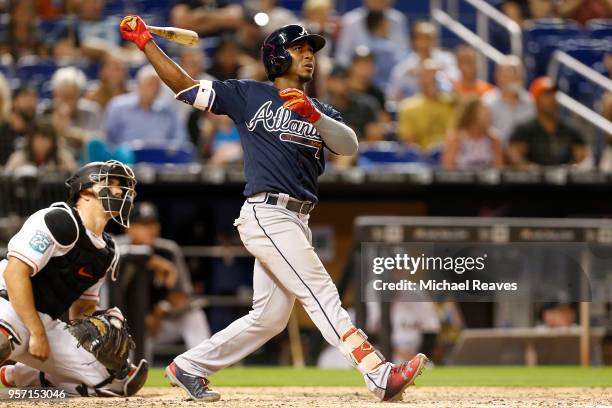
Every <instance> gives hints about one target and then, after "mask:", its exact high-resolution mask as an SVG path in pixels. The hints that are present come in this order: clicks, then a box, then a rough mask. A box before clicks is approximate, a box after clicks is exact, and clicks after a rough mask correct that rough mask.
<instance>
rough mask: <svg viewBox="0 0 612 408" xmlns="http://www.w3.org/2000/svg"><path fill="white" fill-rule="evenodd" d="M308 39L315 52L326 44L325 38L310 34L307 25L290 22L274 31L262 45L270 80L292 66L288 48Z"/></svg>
mask: <svg viewBox="0 0 612 408" xmlns="http://www.w3.org/2000/svg"><path fill="white" fill-rule="evenodd" d="M303 40H306V41H308V42H309V43H310V45H312V50H313V52H315V53H316V52H317V51H319V50H320V49H321V48H323V47H324V46H325V38H324V37H322V36H320V35H318V34H310V33H309V32H308V30H306V28H305V27H302V26H301V25H298V24H288V25H286V26H283V27H281V28H279V29H278V30H276V31H274V32H272V33H271V34H270V35H269V36H268V37H267V38H266V39H265V41H264V43H263V45H262V47H261V60H262V62H263V64H264V67H265V69H266V74H267V75H268V79H269V80H270V81H274V79H275V78H276V77H278V76H281V75H282V74H284V73H285V72H286V71H287V70H288V69H289V67H291V54H289V51H287V49H288V48H289V47H290V46H291V45H293V44H295V43H296V42H298V41H303Z"/></svg>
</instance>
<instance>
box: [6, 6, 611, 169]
mask: <svg viewBox="0 0 612 408" xmlns="http://www.w3.org/2000/svg"><path fill="white" fill-rule="evenodd" d="M281 3H282V2H277V1H275V0H250V1H246V2H222V1H216V2H215V1H204V0H177V1H176V2H174V3H172V4H171V5H170V6H169V8H168V12H167V15H166V16H156V18H158V21H159V20H161V21H164V22H166V23H168V24H171V25H174V26H179V27H184V28H188V29H192V30H195V31H197V32H198V33H199V34H200V36H201V37H202V38H203V39H204V40H205V41H202V42H201V43H202V44H203V46H202V47H178V46H175V45H172V44H170V43H162V46H163V47H164V48H165V50H166V51H167V52H168V53H169V54H170V55H171V56H172V57H174V58H175V59H176V60H177V62H179V63H180V64H181V66H182V67H183V68H184V69H185V70H186V71H187V72H188V73H189V74H190V75H191V76H192V77H194V78H199V79H212V78H214V79H218V80H227V79H231V78H239V79H247V78H248V79H256V80H266V78H265V72H264V70H263V65H262V64H261V62H260V61H259V50H260V45H261V42H262V41H263V39H264V38H265V36H266V35H267V34H269V33H270V32H272V31H273V30H274V29H276V28H278V27H280V26H282V25H284V24H286V23H290V22H300V23H301V24H303V25H304V26H306V27H307V28H308V29H309V30H310V31H311V32H315V33H319V34H321V35H323V36H325V37H326V39H327V40H328V42H327V44H328V45H327V46H326V47H325V48H324V49H323V50H322V51H321V52H320V53H318V54H317V70H316V75H315V78H314V81H313V83H311V84H310V86H309V89H308V91H309V94H310V95H311V96H313V97H317V98H319V99H320V100H322V101H324V102H326V103H329V104H331V105H332V106H334V107H335V108H336V109H337V110H338V111H339V112H340V113H341V114H342V116H343V118H344V120H345V122H346V123H347V124H348V125H349V126H351V127H352V128H353V129H354V130H355V131H356V133H357V135H358V137H359V139H360V141H361V149H360V150H361V153H360V154H358V155H357V156H356V157H331V156H332V155H331V154H330V157H329V159H330V163H331V164H332V165H335V166H337V167H348V166H354V165H358V166H364V167H366V166H369V165H372V161H371V160H370V156H368V152H371V151H374V152H376V151H380V150H381V149H383V150H384V149H388V148H389V146H391V148H392V149H393V151H394V154H395V156H397V157H399V159H398V161H403V162H419V163H427V164H428V165H433V166H440V167H442V168H445V169H482V168H502V167H504V166H511V167H515V168H520V169H528V168H532V167H535V166H539V165H547V166H548V165H566V164H570V165H571V164H578V165H580V166H582V167H584V168H593V167H596V166H599V167H601V168H603V169H606V170H608V169H612V155H610V154H609V152H607V151H606V150H605V149H604V150H603V151H600V152H598V154H594V150H595V149H594V146H593V138H592V137H591V133H593V131H592V129H587V130H586V131H585V129H584V128H582V127H578V128H577V127H576V125H575V124H572V123H570V122H569V121H567V118H566V116H565V115H561V114H560V108H559V106H558V104H557V102H556V99H555V90H556V86H555V84H554V83H553V82H552V81H550V80H549V79H547V78H536V79H535V80H533V81H532V82H531V83H529V84H527V83H526V75H525V72H524V66H523V62H522V61H521V60H520V59H518V58H517V57H514V56H508V57H506V58H505V59H504V60H503V61H501V62H499V63H498V64H497V66H495V68H494V75H493V78H492V79H493V81H492V82H493V83H489V82H486V81H483V80H482V79H480V78H479V77H478V74H477V71H478V70H477V57H478V55H477V51H476V50H474V49H473V48H471V47H470V46H468V45H465V44H460V45H459V46H457V47H456V48H455V49H453V50H447V49H444V48H442V47H441V45H440V38H439V32H438V29H437V27H436V26H435V25H434V24H433V23H432V22H430V21H427V20H420V21H411V22H410V23H409V19H408V18H407V16H406V15H404V14H403V13H402V12H400V11H399V10H397V9H394V8H393V2H392V1H390V0H364V1H363V4H362V6H361V7H358V8H355V9H352V10H350V11H348V12H346V13H345V14H342V15H341V14H339V13H338V12H337V11H336V10H335V5H334V2H333V0H305V1H304V2H303V4H302V9H301V15H296V14H295V13H294V12H293V11H291V10H289V9H286V8H284V7H282V4H281ZM498 3H500V4H499V6H500V9H501V10H502V11H503V12H504V13H506V14H507V15H508V16H510V17H511V18H512V19H514V20H515V21H517V22H518V23H519V24H521V25H522V26H524V25H525V24H526V21H528V20H529V19H531V18H542V17H564V18H572V19H575V20H577V21H579V22H581V23H584V22H585V21H587V20H588V19H590V18H595V17H611V16H612V14H611V12H612V5H611V4H610V2H609V1H607V0H606V1H590V0H563V1H552V0H529V1H528V0H524V1H520V0H507V1H503V2H498ZM0 7H3V9H2V10H1V11H2V12H3V14H2V19H1V21H2V24H1V29H2V32H1V33H0V37H1V38H0V62H1V66H2V69H1V70H0V71H2V72H4V75H3V74H0V113H1V117H0V166H3V167H4V170H5V171H8V172H12V171H18V170H19V169H20V168H23V167H24V166H35V167H37V168H39V169H43V171H71V170H74V169H75V168H76V167H77V166H78V164H79V162H85V161H90V160H106V159H110V158H115V159H119V160H123V161H125V162H127V163H134V162H140V161H148V160H150V157H151V156H150V154H151V151H152V150H158V151H159V152H162V153H159V152H158V155H157V156H155V157H156V158H155V160H156V161H160V160H161V161H162V162H163V161H164V160H165V158H167V159H168V161H169V162H174V161H176V160H178V161H179V162H182V163H186V162H192V161H193V162H200V163H207V164H211V165H217V166H224V165H238V164H239V163H240V162H241V156H242V151H241V147H240V141H239V135H238V132H237V130H236V128H235V126H234V124H233V123H232V121H231V120H230V119H229V118H228V117H226V116H217V115H213V114H210V113H205V112H200V111H196V110H194V109H193V108H191V107H190V106H188V105H184V104H181V103H178V102H176V101H174V95H173V94H172V92H171V91H170V90H169V89H168V88H167V87H166V86H165V85H163V84H162V83H161V82H160V80H159V78H158V77H157V75H156V74H155V71H154V70H153V69H152V67H151V66H149V65H144V63H145V61H144V56H143V55H142V53H141V52H140V51H139V50H138V49H137V48H135V47H134V46H133V45H132V44H131V43H126V42H123V41H122V39H121V37H120V34H119V30H118V23H119V21H120V18H121V16H119V15H113V14H109V13H108V9H107V7H108V4H107V2H106V1H105V0H64V1H53V0H19V1H17V0H5V1H3V2H0ZM264 13H265V14H264ZM145 18H146V16H145ZM50 22H51V23H52V24H51V23H50ZM211 44H212V45H211ZM603 63H605V64H606V66H607V67H608V69H609V72H608V75H609V74H610V72H612V53H608V55H607V56H606V57H605V61H603ZM47 65H48V66H50V67H51V68H49V69H50V71H49V78H48V80H45V78H43V79H41V77H40V76H41V75H43V76H44V72H43V71H44V67H45V66H47ZM32 67H34V68H32ZM28 68H31V70H28ZM595 108H596V109H598V110H599V111H600V112H601V113H602V115H604V116H606V117H607V118H608V119H612V95H610V94H607V95H605V96H604V97H603V99H602V100H601V101H600V102H599V103H598V105H597V106H596V107H595ZM607 136H609V135H604V137H607ZM160 154H161V156H160ZM160 157H161V159H160Z"/></svg>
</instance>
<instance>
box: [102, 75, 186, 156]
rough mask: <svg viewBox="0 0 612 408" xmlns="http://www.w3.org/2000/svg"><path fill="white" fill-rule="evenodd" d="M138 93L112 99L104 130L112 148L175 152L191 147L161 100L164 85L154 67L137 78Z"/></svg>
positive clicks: (170, 111)
mask: <svg viewBox="0 0 612 408" xmlns="http://www.w3.org/2000/svg"><path fill="white" fill-rule="evenodd" d="M136 79H137V81H138V87H137V90H136V91H135V92H131V93H128V94H125V95H119V96H116V97H114V98H113V99H111V101H110V102H109V104H108V107H107V110H106V122H105V124H104V128H105V130H106V136H107V139H108V141H109V142H110V144H111V145H112V147H116V146H119V145H128V146H130V147H132V148H142V147H145V146H146V147H150V148H162V149H175V148H177V149H178V148H182V147H186V146H188V145H189V142H188V138H187V132H186V131H185V127H184V126H182V125H181V123H180V121H179V118H178V115H177V113H176V111H175V110H174V109H172V108H171V107H170V106H168V104H166V103H164V102H163V101H162V100H161V99H158V95H159V89H160V85H161V82H160V80H159V77H158V76H157V74H156V73H155V70H154V69H153V67H152V66H150V65H145V66H144V67H142V68H140V70H139V71H138V73H137V75H136Z"/></svg>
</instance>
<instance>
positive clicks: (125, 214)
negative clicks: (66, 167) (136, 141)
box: [66, 160, 136, 228]
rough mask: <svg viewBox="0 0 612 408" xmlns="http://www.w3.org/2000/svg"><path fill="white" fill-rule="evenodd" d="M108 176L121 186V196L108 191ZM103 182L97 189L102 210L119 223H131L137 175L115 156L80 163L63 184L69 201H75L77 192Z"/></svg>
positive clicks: (128, 224)
mask: <svg viewBox="0 0 612 408" xmlns="http://www.w3.org/2000/svg"><path fill="white" fill-rule="evenodd" d="M110 179H116V180H118V181H119V185H118V186H117V187H119V188H121V197H117V196H114V195H113V194H112V193H111V189H110V187H112V186H111V184H110V182H109V180H110ZM98 183H100V184H102V188H101V189H100V191H99V192H98V193H97V196H98V199H99V200H100V202H101V203H102V207H103V208H104V212H106V213H109V214H110V216H111V218H112V219H113V220H115V221H116V222H117V223H118V224H120V225H122V226H124V227H126V228H127V227H129V226H130V221H129V220H130V212H131V211H132V207H133V205H134V198H135V197H136V191H135V190H134V187H135V186H136V177H135V176H134V171H133V170H132V169H131V168H130V167H129V166H126V165H125V164H123V163H121V162H120V161H117V160H109V161H105V162H92V163H89V164H86V165H85V166H83V167H81V168H80V169H78V170H77V171H76V173H74V174H73V175H72V176H71V177H70V178H69V179H68V180H66V187H68V189H69V190H70V192H69V199H68V201H69V204H70V205H75V204H76V201H77V200H78V198H79V196H80V192H81V191H83V190H85V189H88V188H91V187H93V185H94V184H98Z"/></svg>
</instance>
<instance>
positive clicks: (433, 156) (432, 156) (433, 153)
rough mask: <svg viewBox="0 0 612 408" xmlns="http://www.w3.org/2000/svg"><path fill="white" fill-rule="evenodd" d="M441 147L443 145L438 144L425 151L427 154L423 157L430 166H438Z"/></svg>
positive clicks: (440, 157)
mask: <svg viewBox="0 0 612 408" xmlns="http://www.w3.org/2000/svg"><path fill="white" fill-rule="evenodd" d="M443 147H444V146H442V145H438V146H436V147H433V148H431V149H430V150H429V152H427V156H426V157H425V162H427V164H429V165H430V166H432V167H438V166H440V162H441V161H442V151H443Z"/></svg>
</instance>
